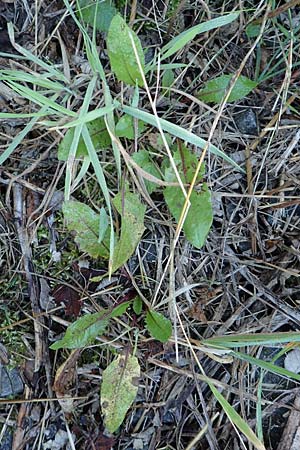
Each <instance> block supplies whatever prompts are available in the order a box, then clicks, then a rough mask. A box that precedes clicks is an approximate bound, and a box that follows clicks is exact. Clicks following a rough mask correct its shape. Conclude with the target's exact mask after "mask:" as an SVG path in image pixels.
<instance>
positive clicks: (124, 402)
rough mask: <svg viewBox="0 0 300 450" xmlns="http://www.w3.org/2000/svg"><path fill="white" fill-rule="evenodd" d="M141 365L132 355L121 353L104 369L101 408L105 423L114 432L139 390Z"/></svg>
mask: <svg viewBox="0 0 300 450" xmlns="http://www.w3.org/2000/svg"><path fill="white" fill-rule="evenodd" d="M139 377H140V366H139V363H138V360H137V358H136V357H135V356H132V355H120V356H118V358H117V359H116V360H115V361H113V362H112V363H111V364H109V366H108V367H107V368H106V369H105V370H104V371H103V374H102V385H101V394H100V398H101V409H102V412H103V414H104V424H105V427H106V429H107V430H108V431H109V432H110V433H114V432H115V431H116V430H117V429H118V428H119V426H120V425H121V424H122V422H123V420H124V418H125V416H126V413H127V411H128V410H129V408H130V406H131V405H132V403H133V402H134V399H135V397H136V395H137V391H138V382H139Z"/></svg>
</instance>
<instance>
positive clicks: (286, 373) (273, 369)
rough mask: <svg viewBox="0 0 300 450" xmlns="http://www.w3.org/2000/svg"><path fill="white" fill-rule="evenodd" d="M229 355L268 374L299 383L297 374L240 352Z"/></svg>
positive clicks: (299, 376) (299, 379) (299, 377)
mask: <svg viewBox="0 0 300 450" xmlns="http://www.w3.org/2000/svg"><path fill="white" fill-rule="evenodd" d="M231 355H232V356H235V357H236V358H238V359H241V360H242V361H247V362H249V363H250V364H253V365H255V366H258V367H261V368H262V369H265V370H267V371H268V372H272V373H275V374H276V375H281V376H282V377H285V378H290V379H293V380H297V381H300V375H298V374H297V373H294V372H291V371H290V370H287V369H284V368H283V367H279V366H275V364H272V363H271V362H268V361H263V360H262V359H258V358H254V357H253V356H250V355H246V354H245V353H240V352H232V353H231Z"/></svg>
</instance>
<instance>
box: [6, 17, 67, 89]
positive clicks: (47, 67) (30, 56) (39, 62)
mask: <svg viewBox="0 0 300 450" xmlns="http://www.w3.org/2000/svg"><path fill="white" fill-rule="evenodd" d="M7 30H8V35H9V38H10V40H11V42H12V45H13V46H14V47H15V49H16V50H17V51H18V52H19V53H21V55H23V56H25V57H26V58H27V59H28V60H29V61H32V62H33V63H34V64H36V65H37V66H39V67H41V68H42V69H44V70H46V71H47V72H49V73H51V75H52V76H53V77H54V78H57V79H58V80H61V81H63V82H64V83H66V84H68V83H69V81H68V79H67V78H66V77H65V76H64V74H63V73H62V72H60V71H59V70H56V69H55V66H54V65H53V64H47V63H45V62H44V61H42V60H41V59H40V58H38V57H37V56H35V55H34V54H33V53H31V52H30V51H29V50H26V49H25V48H24V47H21V45H19V44H16V42H15V37H14V28H13V24H12V23H8V24H7Z"/></svg>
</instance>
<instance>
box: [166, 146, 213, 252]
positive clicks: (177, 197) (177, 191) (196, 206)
mask: <svg viewBox="0 0 300 450" xmlns="http://www.w3.org/2000/svg"><path fill="white" fill-rule="evenodd" d="M173 158H174V162H175V164H176V167H177V170H178V172H179V174H180V176H181V179H182V181H183V182H184V183H191V181H192V178H193V175H194V173H195V169H196V167H197V164H198V160H197V157H196V155H194V154H193V153H192V152H190V151H189V150H188V149H187V148H186V147H182V148H181V149H180V150H178V151H176V152H175V154H174V157H173ZM203 175H204V166H203V167H202V168H201V170H200V173H199V175H198V177H197V182H200V181H201V179H202V178H203ZM165 179H166V181H176V176H175V173H174V171H173V168H171V167H169V168H168V169H167V170H166V173H165ZM164 198H165V201H166V203H167V206H168V208H169V210H170V212H171V214H172V216H173V217H174V218H175V220H176V221H177V222H178V221H179V218H180V215H181V211H182V209H183V206H184V202H185V198H184V195H183V192H182V190H181V188H180V187H175V186H174V187H173V186H170V187H166V188H165V189H164ZM190 202H191V206H190V208H189V211H188V213H187V216H186V219H185V222H184V225H183V231H184V234H185V236H186V238H187V240H188V241H189V242H190V243H191V244H192V245H194V247H196V248H201V247H202V246H203V245H204V243H205V240H206V237H207V235H208V233H209V230H210V228H211V224H212V221H213V212H212V204H211V193H210V191H209V190H208V188H207V185H206V184H205V183H203V185H202V188H201V191H200V192H198V191H195V190H194V191H193V192H192V194H191V196H190Z"/></svg>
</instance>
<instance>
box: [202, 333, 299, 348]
mask: <svg viewBox="0 0 300 450" xmlns="http://www.w3.org/2000/svg"><path fill="white" fill-rule="evenodd" d="M287 342H300V333H299V332H284V333H261V334H236V335H234V336H218V337H213V338H210V339H205V340H204V341H202V342H201V344H203V345H209V346H210V347H214V346H216V347H222V348H238V347H248V346H254V345H278V344H285V343H287Z"/></svg>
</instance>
